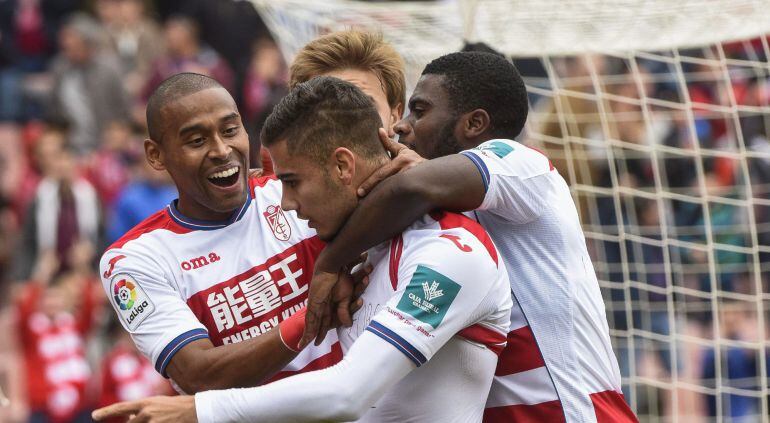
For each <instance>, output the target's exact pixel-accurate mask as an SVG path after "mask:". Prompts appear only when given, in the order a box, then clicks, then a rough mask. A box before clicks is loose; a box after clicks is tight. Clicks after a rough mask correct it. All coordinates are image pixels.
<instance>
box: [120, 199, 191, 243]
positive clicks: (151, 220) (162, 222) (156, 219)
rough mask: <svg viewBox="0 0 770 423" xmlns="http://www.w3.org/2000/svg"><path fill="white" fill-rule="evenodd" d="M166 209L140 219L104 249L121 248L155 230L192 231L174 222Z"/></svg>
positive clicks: (183, 232)
mask: <svg viewBox="0 0 770 423" xmlns="http://www.w3.org/2000/svg"><path fill="white" fill-rule="evenodd" d="M167 211H168V208H167V207H164V208H163V210H159V211H157V212H155V214H153V215H152V216H150V217H148V218H147V219H145V220H144V221H142V223H140V224H138V225H136V226H134V228H133V229H131V230H130V231H128V232H126V234H125V235H123V236H122V237H120V238H119V239H118V240H117V241H115V242H114V243H112V245H110V246H109V247H108V248H107V249H106V250H105V251H109V250H112V249H114V248H121V247H123V246H124V245H126V243H128V242H129V241H133V240H135V239H137V238H139V237H140V236H142V235H144V234H146V233H150V232H153V231H156V230H167V231H171V232H173V233H175V234H186V233H190V232H192V230H190V229H187V228H185V227H183V226H182V225H180V224H178V223H176V222H174V221H173V220H172V219H171V216H169V215H168V212H167Z"/></svg>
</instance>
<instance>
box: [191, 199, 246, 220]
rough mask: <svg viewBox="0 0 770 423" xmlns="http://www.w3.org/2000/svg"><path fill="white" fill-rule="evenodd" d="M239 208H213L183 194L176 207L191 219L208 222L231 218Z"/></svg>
mask: <svg viewBox="0 0 770 423" xmlns="http://www.w3.org/2000/svg"><path fill="white" fill-rule="evenodd" d="M244 201H245V199H244ZM239 208H240V207H237V208H235V209H232V210H225V211H219V210H212V209H210V208H208V207H205V206H204V205H202V204H200V203H198V202H197V201H195V200H193V199H191V198H187V197H183V196H179V200H177V201H176V209H177V210H178V211H179V213H181V214H183V215H184V216H185V217H188V218H190V219H195V220H201V221H206V222H222V221H227V220H230V218H231V217H232V215H233V213H235V211H236V210H237V209H239Z"/></svg>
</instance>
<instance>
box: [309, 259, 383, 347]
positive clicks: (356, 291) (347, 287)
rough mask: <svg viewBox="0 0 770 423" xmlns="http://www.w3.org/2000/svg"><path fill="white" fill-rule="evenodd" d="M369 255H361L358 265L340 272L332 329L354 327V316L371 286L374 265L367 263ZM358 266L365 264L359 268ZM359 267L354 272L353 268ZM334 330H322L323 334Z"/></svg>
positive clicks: (335, 291)
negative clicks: (370, 278) (365, 292)
mask: <svg viewBox="0 0 770 423" xmlns="http://www.w3.org/2000/svg"><path fill="white" fill-rule="evenodd" d="M366 257H367V253H364V254H361V257H359V259H358V260H357V262H356V263H353V264H351V265H348V266H346V267H345V269H343V271H342V272H340V277H339V279H338V280H337V284H336V285H335V286H334V288H333V289H332V302H331V304H332V308H333V309H334V310H335V311H336V315H335V316H334V317H336V318H335V319H333V321H332V328H336V327H339V326H343V325H344V326H347V327H350V326H351V325H353V317H352V316H353V314H355V312H357V311H358V309H360V308H361V306H362V305H363V301H361V299H360V297H361V294H363V293H364V290H365V289H366V287H367V286H368V285H369V274H370V273H372V269H373V268H372V265H371V264H369V263H365V262H366ZM358 264H363V265H362V266H358ZM356 266H358V268H357V269H355V271H354V272H351V270H352V269H353V268H355V267H356ZM332 328H321V333H326V332H327V331H328V330H329V329H332Z"/></svg>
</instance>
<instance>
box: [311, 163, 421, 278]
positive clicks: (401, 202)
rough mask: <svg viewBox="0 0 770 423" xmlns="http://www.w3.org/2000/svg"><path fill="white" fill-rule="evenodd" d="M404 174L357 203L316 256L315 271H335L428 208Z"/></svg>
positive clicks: (403, 226)
mask: <svg viewBox="0 0 770 423" xmlns="http://www.w3.org/2000/svg"><path fill="white" fill-rule="evenodd" d="M406 173H408V172H406ZM406 173H404V174H400V175H395V176H392V177H390V178H388V179H386V180H385V181H383V182H381V183H380V184H379V185H378V186H377V187H375V188H374V190H372V192H371V193H370V194H369V195H367V196H366V197H365V198H364V199H363V200H361V201H360V202H359V204H358V207H357V208H356V209H355V211H354V212H353V213H352V214H351V215H350V217H349V218H348V220H347V222H346V223H345V225H344V226H343V227H342V229H340V231H339V232H338V233H337V236H336V237H335V238H334V240H333V241H332V242H330V243H329V244H327V245H326V248H324V250H323V251H322V252H321V254H320V255H319V257H318V260H317V262H316V265H315V269H316V271H324V272H329V273H336V272H337V271H338V270H339V269H340V268H342V266H344V265H345V264H347V263H350V262H351V261H353V260H354V259H355V258H356V257H358V256H359V255H360V254H361V253H362V252H363V251H366V250H367V249H369V248H371V247H373V246H375V245H377V244H379V243H381V242H383V241H385V240H388V239H390V238H392V237H394V236H395V235H397V234H399V233H401V232H402V231H403V230H404V229H406V228H407V227H408V226H409V225H410V224H412V222H414V221H415V220H416V219H417V218H418V217H420V216H422V215H424V214H425V213H426V212H428V211H430V210H431V207H432V205H431V203H430V202H429V201H428V199H427V197H425V196H424V195H422V194H421V193H420V191H419V190H417V189H415V187H414V186H413V185H414V184H411V183H409V181H408V180H406V179H405V178H404V176H405V174H406Z"/></svg>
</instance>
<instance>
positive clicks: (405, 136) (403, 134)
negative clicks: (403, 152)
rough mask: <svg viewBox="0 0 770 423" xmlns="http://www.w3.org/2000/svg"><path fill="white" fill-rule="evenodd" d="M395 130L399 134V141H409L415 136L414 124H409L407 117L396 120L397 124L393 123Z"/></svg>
mask: <svg viewBox="0 0 770 423" xmlns="http://www.w3.org/2000/svg"><path fill="white" fill-rule="evenodd" d="M393 131H395V133H396V134H398V142H400V143H401V144H405V143H407V142H408V141H409V139H411V138H412V137H413V136H412V133H413V132H412V125H410V124H409V122H408V121H407V119H406V118H403V119H401V120H400V121H398V122H396V124H395V125H393Z"/></svg>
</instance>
